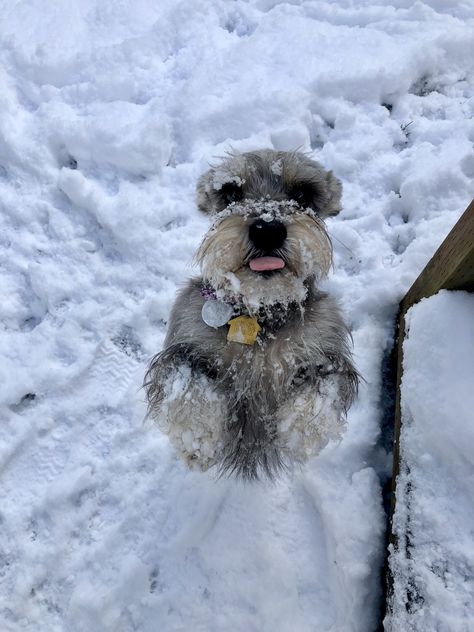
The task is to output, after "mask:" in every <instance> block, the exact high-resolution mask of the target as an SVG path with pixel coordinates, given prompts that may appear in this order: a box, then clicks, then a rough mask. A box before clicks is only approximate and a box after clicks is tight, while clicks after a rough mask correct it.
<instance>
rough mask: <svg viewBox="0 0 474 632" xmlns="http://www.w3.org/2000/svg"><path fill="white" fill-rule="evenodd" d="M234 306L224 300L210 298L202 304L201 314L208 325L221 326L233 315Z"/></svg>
mask: <svg viewBox="0 0 474 632" xmlns="http://www.w3.org/2000/svg"><path fill="white" fill-rule="evenodd" d="M233 314H234V308H233V307H232V305H229V304H228V303H224V301H217V300H210V301H206V302H205V303H204V305H203V306H202V311H201V316H202V319H203V321H204V322H205V323H206V325H209V327H215V328H217V327H222V325H225V324H226V323H227V322H228V321H229V320H230V319H231V318H232V316H233Z"/></svg>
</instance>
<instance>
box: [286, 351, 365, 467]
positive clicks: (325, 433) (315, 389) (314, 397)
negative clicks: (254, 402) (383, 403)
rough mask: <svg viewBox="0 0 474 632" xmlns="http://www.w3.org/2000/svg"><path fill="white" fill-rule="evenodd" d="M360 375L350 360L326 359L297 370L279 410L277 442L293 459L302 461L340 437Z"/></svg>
mask: <svg viewBox="0 0 474 632" xmlns="http://www.w3.org/2000/svg"><path fill="white" fill-rule="evenodd" d="M358 381H359V376H358V374H357V371H356V370H355V368H354V367H353V365H352V363H351V362H350V360H347V359H346V358H341V359H338V360H337V361H336V360H334V359H332V358H331V359H329V358H328V359H327V361H326V362H324V363H319V364H316V365H307V366H304V367H302V368H300V369H299V370H298V372H297V373H296V375H295V377H294V379H293V383H292V387H291V389H290V393H289V396H288V398H287V399H286V401H285V402H284V403H283V405H282V406H280V408H279V411H278V424H277V428H278V442H279V444H280V445H281V448H282V450H283V451H284V452H286V453H287V454H288V455H289V456H291V458H292V459H294V460H296V461H299V462H304V461H305V460H307V459H308V458H310V457H311V456H314V455H316V454H318V452H320V451H321V450H322V449H323V448H324V447H325V446H326V445H327V443H328V442H329V441H330V440H331V439H339V438H340V437H341V435H342V432H343V430H344V427H345V421H346V413H347V410H348V408H349V407H350V405H351V403H352V401H353V399H354V397H355V395H356V393H357V385H358Z"/></svg>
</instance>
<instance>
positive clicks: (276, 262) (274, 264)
mask: <svg viewBox="0 0 474 632" xmlns="http://www.w3.org/2000/svg"><path fill="white" fill-rule="evenodd" d="M249 265H250V269H251V270H253V271H254V272H263V271H264V270H279V269H280V268H284V267H285V262H284V261H283V259H280V257H257V259H252V260H251V262H250V264H249Z"/></svg>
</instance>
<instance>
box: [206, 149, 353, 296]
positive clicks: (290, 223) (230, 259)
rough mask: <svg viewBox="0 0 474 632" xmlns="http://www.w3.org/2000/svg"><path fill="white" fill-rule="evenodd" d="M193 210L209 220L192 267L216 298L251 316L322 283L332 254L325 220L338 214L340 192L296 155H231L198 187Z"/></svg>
mask: <svg viewBox="0 0 474 632" xmlns="http://www.w3.org/2000/svg"><path fill="white" fill-rule="evenodd" d="M197 195H198V206H199V209H200V210H201V211H203V212H204V213H208V214H210V215H211V216H212V217H213V218H214V224H213V226H212V227H211V230H210V231H209V232H208V234H207V235H206V237H205V238H204V240H203V242H202V244H201V246H200V248H199V251H198V253H197V260H198V261H199V263H200V265H201V270H202V274H203V277H204V279H205V280H206V281H208V282H209V283H210V284H211V285H212V286H213V287H214V288H215V289H216V290H218V291H221V292H222V293H223V294H224V295H225V294H232V295H236V294H237V295H239V296H240V298H241V300H242V301H243V302H244V303H245V304H246V305H247V307H248V308H249V309H256V308H258V307H260V306H262V305H272V304H274V303H280V304H283V305H285V304H289V303H290V302H294V301H296V302H302V301H303V300H304V299H305V297H306V292H307V282H308V280H310V279H316V280H318V279H321V278H322V277H324V276H325V275H326V274H327V272H328V270H329V268H330V265H331V261H332V249H331V242H330V240H329V237H328V235H327V232H326V229H325V226H324V222H323V218H325V217H327V216H330V215H336V214H337V213H338V212H339V211H340V199H341V184H340V182H339V180H337V179H336V178H335V177H334V176H333V175H332V173H331V172H327V171H324V169H322V167H321V166H320V165H319V164H318V163H316V162H314V161H313V160H310V159H309V158H307V157H306V156H305V155H304V154H301V153H298V152H277V151H272V150H263V151H255V152H249V153H245V154H241V155H233V156H230V157H229V158H227V159H225V160H224V161H223V162H222V163H221V164H220V165H219V166H217V167H214V168H212V169H210V170H209V171H208V172H207V173H205V174H204V175H203V176H201V178H200V179H199V182H198V187H197Z"/></svg>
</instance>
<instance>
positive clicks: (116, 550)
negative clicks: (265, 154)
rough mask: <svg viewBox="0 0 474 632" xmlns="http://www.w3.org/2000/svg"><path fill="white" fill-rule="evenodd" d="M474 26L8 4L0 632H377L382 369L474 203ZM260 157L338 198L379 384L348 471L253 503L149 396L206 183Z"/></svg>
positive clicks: (339, 282) (339, 223) (344, 447)
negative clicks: (310, 173) (399, 314)
mask: <svg viewBox="0 0 474 632" xmlns="http://www.w3.org/2000/svg"><path fill="white" fill-rule="evenodd" d="M473 23H474V8H473V6H472V4H471V3H468V2H457V1H456V2H454V0H450V1H441V0H425V1H421V0H418V1H417V2H408V1H407V0H400V1H399V2H396V3H395V2H394V3H387V2H384V1H383V0H379V1H378V2H376V3H374V2H368V1H367V0H360V1H353V0H341V1H340V2H338V3H333V2H324V1H316V0H314V1H305V2H298V3H296V2H291V3H287V2H277V1H275V0H252V1H249V2H245V1H244V0H236V1H235V2H232V3H231V2H224V1H223V0H218V1H216V2H213V3H209V2H204V1H203V0H182V1H181V2H171V1H167V0H163V1H162V2H153V1H151V0H134V2H129V1H127V0H124V1H123V2H120V3H117V2H115V1H113V0H100V1H99V0H82V1H81V2H78V3H68V2H54V3H50V4H48V9H47V10H45V5H44V3H42V2H39V1H38V0H22V1H19V2H15V3H11V2H3V3H2V11H1V12H0V33H1V38H0V42H1V44H0V60H1V63H0V110H1V116H0V208H1V212H0V259H1V261H0V263H1V267H0V287H1V288H2V301H1V302H0V321H1V323H2V328H1V330H0V353H1V357H2V363H1V365H0V383H1V384H2V388H1V394H0V416H1V423H0V471H1V473H2V485H1V487H0V496H1V502H0V522H1V530H0V577H1V587H0V621H1V626H0V627H1V629H2V632H3V630H5V631H6V632H10V631H15V632H16V631H17V630H31V631H34V632H43V631H44V632H51V631H56V630H58V631H60V632H62V631H63V630H68V631H71V632H81V631H82V630H87V631H88V632H91V631H97V632H103V631H107V630H110V631H113V632H115V631H116V630H120V631H122V630H123V631H128V630H140V631H145V632H146V631H147V630H150V632H152V631H153V632H154V631H155V630H158V629H159V630H166V631H168V630H170V631H171V630H184V629H192V630H206V632H207V631H210V630H225V629H229V630H244V629H245V630H258V631H260V630H274V631H278V632H283V631H285V630H297V631H298V632H305V631H306V630H308V631H310V630H318V631H321V632H324V631H325V630H328V631H329V630H332V631H333V632H334V631H337V632H367V631H369V630H373V629H375V627H376V624H377V621H378V620H379V618H380V613H379V605H380V582H379V574H380V567H381V562H382V556H383V547H384V544H383V535H384V528H385V524H384V521H385V516H384V513H383V510H382V499H381V482H383V480H384V477H385V476H386V475H387V472H388V470H387V463H389V458H388V457H387V455H386V454H385V453H384V450H383V448H382V447H381V445H380V444H379V439H380V437H379V435H380V430H379V429H380V421H381V407H380V401H381V388H382V384H381V374H380V367H381V361H382V357H383V354H384V352H385V351H386V350H387V348H388V347H389V346H390V344H391V341H392V325H393V319H394V316H395V313H396V305H397V303H398V301H399V300H400V298H401V297H402V296H403V294H404V293H405V291H406V290H407V289H408V287H409V286H410V285H411V283H412V282H413V280H414V279H415V278H416V276H417V275H418V273H419V272H420V271H421V269H422V268H423V267H424V265H425V264H426V262H427V261H428V259H429V258H430V257H431V256H432V254H433V252H434V251H435V250H436V248H437V247H438V245H439V243H440V242H441V240H442V239H443V238H444V236H445V235H446V234H447V233H448V232H449V230H450V229H451V227H452V226H453V225H454V223H455V222H456V220H457V219H458V218H459V216H460V214H461V213H462V211H463V210H464V208H465V207H466V206H467V204H468V202H469V201H470V199H471V198H472V196H473V193H474V185H473V181H474V179H473V176H474V160H473V151H472V143H473V141H474V118H473V111H474V101H473V98H472V97H473V90H474V78H473V64H472V59H474V39H473V36H472V32H473V30H472V27H473ZM264 147H273V148H274V149H278V150H293V149H297V148H300V149H303V150H305V151H308V152H310V155H311V156H312V157H314V158H316V159H317V160H319V161H320V162H321V163H322V164H324V165H325V167H326V168H328V169H332V170H333V171H334V173H335V174H336V175H337V176H338V177H339V178H340V179H341V180H342V181H343V185H344V199H343V207H344V210H343V211H342V212H341V214H340V215H339V216H338V217H336V218H334V219H331V220H328V222H327V225H328V230H329V233H330V235H331V238H332V240H333V245H334V252H335V269H334V273H333V275H332V276H330V279H329V280H328V281H327V283H326V288H327V289H328V290H329V291H330V292H332V293H333V294H334V295H335V296H336V297H337V298H338V299H339V301H340V303H341V305H342V307H343V309H344V311H345V314H346V318H347V320H348V322H349V324H350V326H351V328H352V330H353V336H354V345H355V359H356V362H357V366H358V368H359V370H360V372H361V373H362V375H363V376H364V378H365V382H364V383H363V384H362V387H361V390H360V395H359V399H358V401H357V402H356V404H355V405H354V406H353V408H352V409H351V411H350V414H349V417H348V425H347V432H346V434H345V435H344V437H343V439H342V440H341V441H340V442H339V443H335V442H333V443H332V444H330V445H328V446H327V447H326V448H325V450H324V451H323V453H322V454H321V455H320V456H318V457H317V458H315V459H314V460H313V461H311V463H310V464H309V465H308V466H307V467H305V468H304V469H303V470H302V471H301V472H299V473H297V474H295V475H294V476H293V477H292V478H290V479H282V480H281V481H279V482H278V483H276V484H274V485H260V486H259V485H254V486H244V485H241V484H239V483H236V482H235V481H233V480H218V481H216V480H214V479H213V478H212V476H210V475H209V474H202V473H195V472H189V471H188V470H187V469H186V468H185V466H183V465H182V464H180V463H179V462H178V460H177V459H176V456H175V454H174V451H173V449H172V447H171V446H170V444H169V442H168V440H167V439H166V438H165V437H164V436H163V435H162V434H161V433H160V432H159V430H158V429H157V428H156V427H151V426H150V425H149V424H143V417H144V414H145V405H144V402H143V391H141V390H140V385H141V381H142V378H143V374H144V371H145V367H146V364H147V361H148V360H149V358H150V357H151V356H152V355H153V354H154V353H156V352H157V351H158V350H159V349H160V347H161V344H162V341H163V337H164V332H165V327H166V320H167V318H168V314H169V311H170V307H171V305H172V302H173V299H174V294H175V291H176V289H177V287H179V286H180V285H181V284H182V283H183V282H184V281H185V279H186V278H187V277H188V276H189V275H190V274H192V273H193V267H192V264H191V261H192V257H193V254H194V252H195V251H196V249H197V247H198V246H199V243H200V241H201V239H202V237H203V235H204V233H205V231H206V230H207V228H208V220H207V219H206V218H205V217H204V216H200V215H199V213H198V211H197V210H196V207H195V201H194V189H195V185H196V181H197V178H198V177H199V175H200V174H201V173H202V172H203V171H205V170H206V169H207V168H208V166H209V164H210V163H214V162H215V160H216V158H218V157H220V156H223V155H224V154H225V152H226V151H229V150H231V149H233V150H236V151H246V150H252V149H259V148H264ZM450 445H452V443H447V445H446V448H443V449H446V450H448V449H450V448H449V446H450ZM460 454H465V453H464V452H462V453H460ZM436 458H438V457H436ZM456 458H459V459H461V456H459V457H456ZM466 493H467V492H466ZM465 554H467V553H465ZM430 594H431V593H430ZM456 595H457V596H456ZM456 595H455V597H453V599H454V598H456V599H461V598H462V595H461V594H458V593H456ZM460 629H462V628H460Z"/></svg>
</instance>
